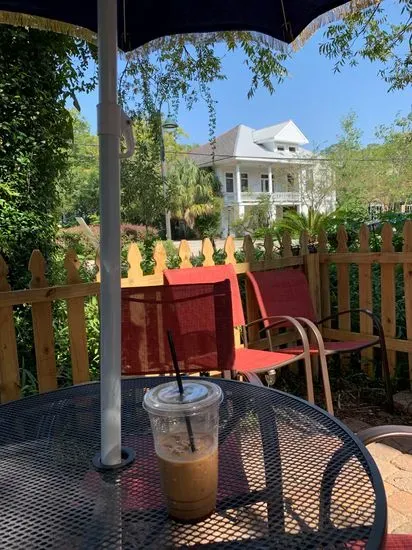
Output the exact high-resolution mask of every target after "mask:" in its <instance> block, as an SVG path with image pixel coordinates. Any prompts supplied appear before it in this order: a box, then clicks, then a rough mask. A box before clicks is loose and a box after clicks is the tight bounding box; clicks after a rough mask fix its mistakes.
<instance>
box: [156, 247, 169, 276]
mask: <svg viewBox="0 0 412 550" xmlns="http://www.w3.org/2000/svg"><path fill="white" fill-rule="evenodd" d="M153 260H154V262H155V268H154V273H155V275H160V274H161V273H163V271H164V270H165V269H167V265H166V250H165V247H164V246H163V243H162V241H157V243H156V244H155V247H154V251H153Z"/></svg>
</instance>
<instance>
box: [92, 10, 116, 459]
mask: <svg viewBox="0 0 412 550" xmlns="http://www.w3.org/2000/svg"><path fill="white" fill-rule="evenodd" d="M98 45H99V105H98V107H97V119H98V121H97V124H98V126H97V127H98V134H99V169H100V231H101V235H100V274H101V293H100V355H101V359H100V384H101V463H102V464H103V465H104V466H115V465H118V464H120V462H121V448H120V440H121V418H120V412H121V410H120V409H121V387H120V376H121V367H120V353H121V352H120V277H121V273H120V161H119V152H120V107H119V105H118V104H117V2H116V1H115V0H98Z"/></svg>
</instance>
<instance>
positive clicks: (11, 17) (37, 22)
mask: <svg viewBox="0 0 412 550" xmlns="http://www.w3.org/2000/svg"><path fill="white" fill-rule="evenodd" d="M380 2H381V0H351V1H350V2H347V3H346V4H343V5H342V6H338V7H337V8H334V9H332V10H329V11H328V12H326V13H323V14H322V15H319V16H318V17H316V19H314V20H313V21H312V22H311V23H309V25H308V26H307V27H305V29H303V31H302V32H301V33H300V34H299V35H298V36H297V37H296V38H295V40H294V41H293V42H292V43H291V44H287V43H286V42H284V41H282V40H279V39H277V38H273V37H272V36H269V35H267V34H264V33H261V32H255V31H218V32H207V33H188V34H176V35H173V36H166V37H161V38H156V39H155V40H151V41H150V42H148V43H147V44H145V45H143V46H141V47H140V48H137V49H136V50H134V52H135V53H136V52H138V53H142V54H148V53H151V52H153V51H155V50H157V49H159V48H160V47H161V46H162V45H165V44H166V45H167V43H168V42H169V41H170V40H181V41H183V42H184V43H191V44H202V43H203V44H212V43H214V42H222V41H225V37H226V36H227V35H228V33H230V34H231V36H232V39H234V40H235V41H236V42H242V41H252V42H256V43H259V44H263V45H265V46H267V47H269V48H273V49H276V50H277V51H280V52H282V53H286V54H288V53H290V52H291V50H295V51H296V50H299V49H300V48H301V47H302V46H303V45H304V44H305V43H306V42H307V41H308V40H309V39H310V38H311V37H312V36H313V35H314V34H315V32H316V31H318V30H319V29H320V28H321V27H324V26H326V25H329V24H330V23H333V22H335V21H338V20H339V19H344V18H345V17H347V16H348V15H350V14H352V13H355V12H356V11H359V10H362V9H365V8H367V7H369V6H371V5H373V4H375V5H376V4H379V3H380ZM0 23H4V24H6V25H14V26H19V27H30V28H35V29H41V30H46V31H52V32H57V33H62V34H67V35H69V36H73V37H74V38H78V39H80V40H85V41H86V42H90V43H92V44H96V43H97V34H96V33H94V32H92V31H90V30H88V29H85V28H83V27H78V26H75V25H70V24H69V23H63V22H61V21H56V20H53V19H47V18H44V17H38V16H34V15H26V14H22V13H17V12H9V11H0ZM129 53H132V52H129Z"/></svg>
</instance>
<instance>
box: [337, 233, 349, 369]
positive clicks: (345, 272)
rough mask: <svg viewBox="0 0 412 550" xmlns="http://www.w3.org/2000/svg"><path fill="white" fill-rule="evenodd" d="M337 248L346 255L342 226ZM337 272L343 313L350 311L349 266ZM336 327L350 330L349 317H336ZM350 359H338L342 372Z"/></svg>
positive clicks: (346, 265)
mask: <svg viewBox="0 0 412 550" xmlns="http://www.w3.org/2000/svg"><path fill="white" fill-rule="evenodd" d="M337 239H338V246H337V251H338V252H342V253H346V252H347V251H348V246H347V240H348V236H347V233H346V229H345V227H344V226H343V225H341V226H340V227H339V228H338V233H337ZM336 271H337V283H338V288H337V292H338V311H345V310H347V309H350V287H349V265H348V264H338V265H337V267H336ZM338 326H339V328H340V329H342V330H350V329H351V316H350V314H349V315H341V316H340V317H338ZM349 363H350V357H349V355H347V354H345V355H342V356H341V357H340V364H341V367H342V369H343V370H344V371H346V370H348V369H349Z"/></svg>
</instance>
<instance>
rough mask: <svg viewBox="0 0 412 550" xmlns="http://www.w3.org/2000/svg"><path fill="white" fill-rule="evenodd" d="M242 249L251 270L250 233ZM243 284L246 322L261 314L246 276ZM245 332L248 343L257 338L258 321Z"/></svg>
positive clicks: (253, 248) (252, 253)
mask: <svg viewBox="0 0 412 550" xmlns="http://www.w3.org/2000/svg"><path fill="white" fill-rule="evenodd" d="M243 250H244V252H245V261H246V263H248V264H249V270H250V271H253V264H254V262H255V247H254V246H253V241H252V237H251V236H250V235H245V238H244V240H243ZM245 286H246V323H251V322H252V321H255V320H256V319H260V318H261V317H262V315H261V314H260V310H259V306H258V303H257V300H256V296H255V292H254V290H253V287H252V285H251V284H250V281H249V280H248V278H247V277H246V280H245ZM247 333H248V339H249V342H250V343H253V342H256V341H257V340H259V325H258V323H256V324H255V325H252V326H251V327H249V328H248V331H247Z"/></svg>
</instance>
